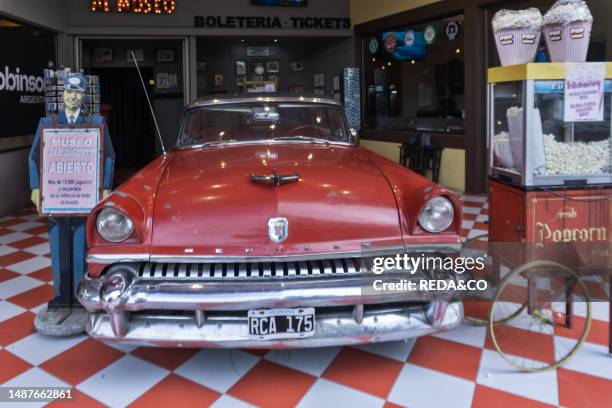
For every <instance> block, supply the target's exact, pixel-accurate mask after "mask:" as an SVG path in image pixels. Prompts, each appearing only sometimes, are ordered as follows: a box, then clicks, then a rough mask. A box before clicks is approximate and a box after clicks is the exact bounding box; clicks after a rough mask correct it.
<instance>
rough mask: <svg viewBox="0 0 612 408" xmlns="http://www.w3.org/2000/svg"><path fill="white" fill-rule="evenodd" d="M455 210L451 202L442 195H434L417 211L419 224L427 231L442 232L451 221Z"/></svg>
mask: <svg viewBox="0 0 612 408" xmlns="http://www.w3.org/2000/svg"><path fill="white" fill-rule="evenodd" d="M454 218H455V210H454V208H453V204H452V203H451V202H450V201H449V200H448V199H447V198H444V197H434V198H432V199H431V200H429V201H427V202H426V203H425V205H424V206H423V208H422V209H421V212H420V213H419V224H420V225H421V227H422V228H423V229H424V230H425V231H428V232H442V231H444V230H445V229H447V228H448V227H450V225H451V224H452V223H453V219H454Z"/></svg>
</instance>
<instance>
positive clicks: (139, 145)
mask: <svg viewBox="0 0 612 408" xmlns="http://www.w3.org/2000/svg"><path fill="white" fill-rule="evenodd" d="M90 72H91V74H93V75H98V76H99V77H100V83H101V84H103V87H102V89H101V104H102V113H103V114H104V116H105V117H106V120H107V123H108V127H109V132H110V135H111V139H112V141H113V147H114V148H115V154H116V158H115V167H116V168H117V169H118V170H123V171H131V170H132V169H138V168H140V167H142V166H144V165H145V164H147V163H148V162H150V161H151V160H153V158H154V157H155V137H156V136H155V128H154V125H153V121H152V119H151V111H150V109H149V105H148V103H147V99H146V97H145V94H144V91H143V89H142V85H141V82H140V78H138V72H136V68H92V69H91V70H90ZM141 72H142V76H143V79H144V80H145V84H146V86H147V92H148V93H149V95H152V91H153V86H151V85H150V83H151V82H152V81H153V69H152V68H146V67H145V68H142V69H141Z"/></svg>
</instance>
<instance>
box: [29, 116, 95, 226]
mask: <svg viewBox="0 0 612 408" xmlns="http://www.w3.org/2000/svg"><path fill="white" fill-rule="evenodd" d="M101 134H103V133H102V127H100V126H98V127H96V126H92V127H86V128H68V127H64V128H57V127H56V128H53V127H45V128H43V129H42V143H41V150H42V151H41V157H42V159H43V160H42V162H43V163H42V164H43V165H42V166H41V169H40V172H41V174H40V180H41V195H40V196H41V206H40V208H41V213H43V214H48V215H55V216H57V215H60V216H61V215H74V214H87V213H89V212H90V211H91V210H92V209H93V208H94V207H95V206H96V205H97V204H98V201H99V198H100V186H101V177H102V172H101V167H102V161H101V151H102V142H101V139H100V135H101Z"/></svg>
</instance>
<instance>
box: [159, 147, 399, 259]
mask: <svg viewBox="0 0 612 408" xmlns="http://www.w3.org/2000/svg"><path fill="white" fill-rule="evenodd" d="M273 171H276V172H277V173H278V174H279V175H289V174H293V173H295V172H297V173H298V174H299V176H300V178H299V181H297V182H290V183H287V184H283V185H280V186H276V185H269V184H262V183H256V182H254V181H253V180H252V179H251V175H252V174H256V175H270V174H272V173H273ZM276 217H283V218H286V219H287V221H288V237H287V238H286V240H284V241H283V242H280V243H276V242H273V241H272V240H271V238H270V235H269V233H268V221H269V220H270V219H271V218H276ZM152 232H153V234H152V241H151V250H152V254H155V255H193V256H209V255H210V256H220V255H221V256H279V255H292V254H303V253H308V252H311V253H313V254H314V253H327V252H345V251H347V252H348V251H350V252H353V251H360V250H361V249H362V248H364V247H367V248H369V249H376V248H388V247H400V246H402V234H401V230H400V222H399V216H398V211H397V205H396V202H395V198H394V195H393V192H392V190H391V188H390V185H389V183H388V182H387V180H386V179H385V177H384V176H383V175H382V174H381V172H380V171H379V170H378V169H377V168H376V167H375V166H374V165H373V164H372V163H371V162H370V161H369V160H368V159H367V153H366V151H365V150H364V149H361V148H357V147H345V146H333V145H331V146H325V145H310V144H290V143H288V144H259V145H258V144H253V145H241V146H222V147H221V146H217V147H210V148H203V149H185V150H175V151H173V152H172V153H171V160H170V162H169V164H168V166H167V168H166V170H165V172H164V174H163V176H162V178H161V180H160V183H159V185H158V189H157V193H156V195H155V209H154V216H153V224H152Z"/></svg>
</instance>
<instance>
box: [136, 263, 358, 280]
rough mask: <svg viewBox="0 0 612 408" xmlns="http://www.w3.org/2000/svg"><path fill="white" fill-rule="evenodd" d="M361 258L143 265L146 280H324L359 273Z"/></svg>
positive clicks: (141, 276) (140, 272)
mask: <svg viewBox="0 0 612 408" xmlns="http://www.w3.org/2000/svg"><path fill="white" fill-rule="evenodd" d="M361 262H362V260H361V259H359V258H342V259H324V260H306V261H295V262H248V263H221V262H219V263H150V262H149V263H143V264H141V265H140V267H139V268H138V277H139V278H143V279H165V280H167V279H250V278H275V277H280V278H288V277H316V276H318V277H323V276H338V275H355V274H359V273H360V268H361Z"/></svg>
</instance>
